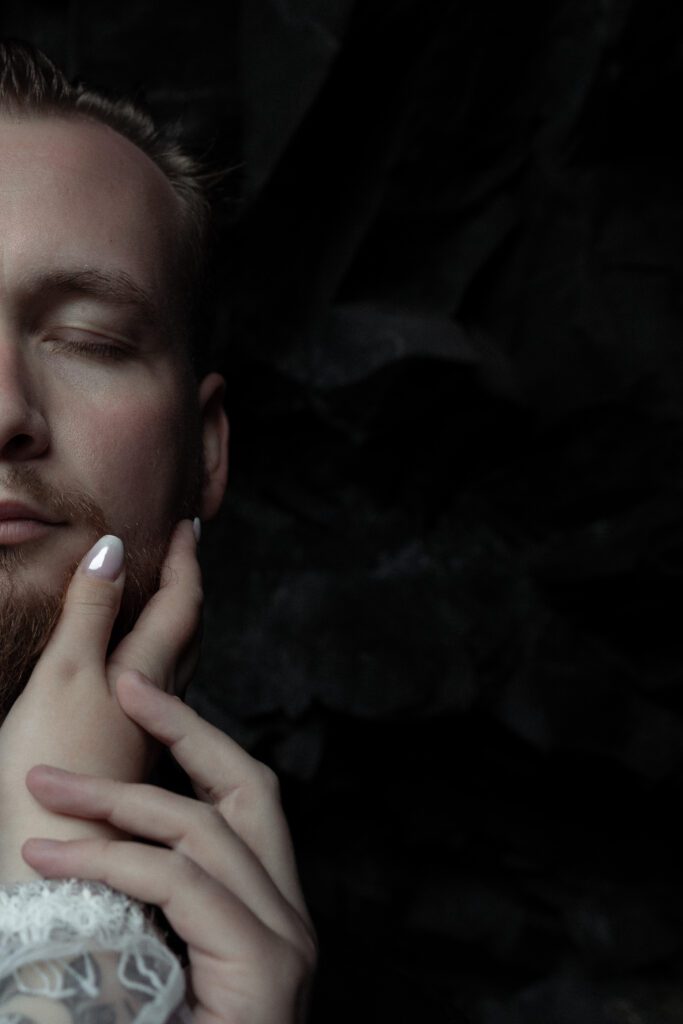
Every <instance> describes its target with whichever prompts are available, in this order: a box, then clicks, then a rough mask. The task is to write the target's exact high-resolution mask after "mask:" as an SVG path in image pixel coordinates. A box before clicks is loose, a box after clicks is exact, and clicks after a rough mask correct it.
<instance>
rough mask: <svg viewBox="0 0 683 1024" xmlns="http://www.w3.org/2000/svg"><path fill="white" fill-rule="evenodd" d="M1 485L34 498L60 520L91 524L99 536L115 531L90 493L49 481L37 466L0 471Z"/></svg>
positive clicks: (20, 496) (19, 496) (19, 497)
mask: <svg viewBox="0 0 683 1024" xmlns="http://www.w3.org/2000/svg"><path fill="white" fill-rule="evenodd" d="M0 488H2V489H3V491H6V492H7V494H8V495H11V497H12V498H13V499H17V500H19V501H21V500H27V501H32V502H33V503H34V504H36V505H39V506H40V508H41V509H42V510H43V511H44V512H46V513H48V514H49V515H51V516H53V517H54V518H55V519H58V520H59V521H60V522H68V523H73V524H78V523H87V524H88V525H89V526H90V527H92V529H93V530H94V531H96V532H97V533H98V535H99V536H102V535H103V534H105V533H110V532H111V531H110V529H109V524H108V523H107V518H106V516H105V515H104V512H103V510H102V508H101V506H100V505H98V503H97V502H96V501H95V500H94V499H93V498H92V497H91V496H90V495H89V494H87V493H86V492H84V491H71V490H63V489H60V488H58V487H55V486H53V485H52V484H49V483H47V482H46V481H45V480H44V479H43V478H42V477H41V475H40V474H39V473H38V471H37V469H36V468H35V466H29V465H26V464H23V463H17V464H16V465H14V466H8V467H7V468H6V469H5V470H4V471H3V473H2V474H0Z"/></svg>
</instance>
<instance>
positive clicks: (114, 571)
mask: <svg viewBox="0 0 683 1024" xmlns="http://www.w3.org/2000/svg"><path fill="white" fill-rule="evenodd" d="M123 556H124V552H123V542H122V541H121V540H120V539H119V538H118V537H114V536H112V535H111V534H107V535H106V536H104V537H101V538H100V539H99V540H98V542H97V543H96V544H95V545H94V547H92V548H91V549H90V551H88V553H87V555H85V556H84V558H83V559H82V560H81V562H80V564H79V566H78V568H77V569H76V572H75V573H74V575H73V577H72V579H71V582H70V584H69V588H68V590H67V592H66V598H65V601H64V607H63V609H62V613H61V615H60V617H59V621H58V622H57V625H56V627H55V629H54V632H53V633H52V636H51V637H50V640H49V642H48V644H47V646H46V648H45V651H44V652H43V655H42V658H41V660H43V659H44V658H46V657H47V658H49V657H52V656H57V657H61V658H64V659H66V660H67V661H69V662H73V663H75V664H76V665H78V666H79V667H81V666H83V665H87V664H93V663H94V662H97V663H98V664H99V665H102V664H103V663H104V659H105V657H106V653H107V647H108V645H109V640H110V637H111V631H112V627H113V625H114V622H115V620H116V616H117V615H118V612H119V607H120V606H121V596H122V594H123V584H124V579H125V572H124V571H123Z"/></svg>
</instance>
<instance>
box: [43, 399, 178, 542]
mask: <svg viewBox="0 0 683 1024" xmlns="http://www.w3.org/2000/svg"><path fill="white" fill-rule="evenodd" d="M182 422H183V417H182V415H179V402H178V400H175V401H173V400H171V399H170V398H167V399H165V400H163V401H162V400H160V399H159V398H157V399H156V400H155V401H153V402H152V401H150V400H149V398H147V400H145V401H131V400H130V397H129V400H127V401H125V400H122V399H121V398H119V400H118V401H108V400H105V401H100V402H98V403H97V404H96V405H95V404H88V405H87V406H86V407H81V408H80V410H79V415H78V416H77V417H72V418H71V419H70V431H69V433H70V435H71V436H70V438H67V437H65V436H63V439H62V443H63V445H64V448H65V454H66V450H67V448H68V452H69V456H68V457H69V463H70V470H71V472H70V474H69V475H70V476H73V478H74V483H75V485H76V486H80V487H82V488H83V489H85V490H87V491H88V493H89V494H90V495H91V496H92V497H93V498H94V499H95V501H96V502H97V503H98V504H99V505H101V507H102V510H103V512H104V513H105V516H106V517H107V519H108V520H110V521H111V522H112V523H125V522H131V523H132V522H136V523H140V522H143V523H145V524H146V525H148V526H150V527H151V528H153V529H154V527H155V526H156V525H158V524H159V523H161V522H166V521H167V520H168V517H169V516H170V515H172V513H173V510H174V508H175V507H177V504H178V501H179V498H180V496H181V495H182V493H183V490H184V487H185V485H186V480H187V457H186V454H185V446H184V444H183V429H182V426H181V424H182Z"/></svg>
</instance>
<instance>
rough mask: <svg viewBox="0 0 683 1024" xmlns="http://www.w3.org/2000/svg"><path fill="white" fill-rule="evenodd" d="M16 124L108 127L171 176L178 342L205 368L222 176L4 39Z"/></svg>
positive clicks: (130, 112) (1, 53)
mask: <svg viewBox="0 0 683 1024" xmlns="http://www.w3.org/2000/svg"><path fill="white" fill-rule="evenodd" d="M3 112H4V113H7V114H10V115H13V116H18V117H44V116H48V117H49V116H58V117H65V118H77V119H81V118H85V119H93V120H95V121H99V122H100V123H102V124H105V125H108V126H109V127H110V128H112V129H114V131H116V132H118V133H119V134H120V135H123V136H125V138H127V139H129V140H130V141H131V142H132V143H134V145H136V146H137V147H138V148H139V149H141V150H142V151H143V153H146V154H147V156H148V157H149V158H150V159H151V160H153V161H154V163H155V164H156V165H157V167H159V168H160V170H161V171H162V172H163V173H164V174H165V175H166V178H167V179H168V181H169V182H170V184H171V186H172V188H173V190H174V192H175V194H176V196H177V198H178V200H179V202H178V204H177V208H178V224H177V231H176V232H175V234H176V237H177V245H176V251H175V253H173V254H172V259H173V264H172V277H171V279H172V281H173V287H174V290H176V295H174V296H173V300H174V303H175V305H176V306H177V311H178V315H179V317H180V324H179V326H180V331H181V340H182V341H183V342H184V344H185V345H186V347H187V352H188V354H189V355H190V357H191V362H192V365H193V368H194V370H195V373H198V372H200V371H201V370H202V369H203V366H202V364H203V362H204V358H205V355H206V353H205V351H204V334H205V333H206V332H207V326H208V320H207V308H206V307H207V305H208V298H209V297H208V290H209V289H208V285H207V279H208V277H209V262H210V259H209V250H210V240H211V239H210V222H211V201H210V190H211V187H212V186H213V185H214V184H215V183H216V182H217V181H219V180H221V179H222V177H223V176H224V172H220V171H218V172H217V171H210V170H208V169H206V168H205V167H204V166H203V165H202V164H201V163H200V162H199V161H198V160H196V159H195V158H194V157H192V156H190V155H189V154H188V153H186V152H185V151H184V150H183V148H182V146H181V145H180V144H179V142H178V141H177V139H176V138H175V137H174V132H173V129H172V128H170V127H169V126H167V125H162V126H157V125H155V123H154V121H153V120H152V118H151V116H150V115H149V114H148V113H147V112H146V111H145V110H143V109H142V108H141V107H139V106H137V105H136V104H135V103H133V102H131V101H130V100H128V99H109V98H108V97H106V96H104V95H103V94H101V93H99V92H96V91H95V90H93V89H90V88H88V87H86V86H85V85H83V84H81V83H78V84H75V85H72V84H71V83H70V82H69V80H68V79H67V77H66V75H65V74H64V72H63V71H61V70H60V69H59V68H58V67H57V66H56V65H55V64H54V63H53V62H52V61H51V60H50V58H49V57H47V56H46V54H44V53H43V52H42V51H41V50H39V49H38V48H37V47H35V46H33V45H32V44H30V43H26V42H25V41H23V40H19V39H4V40H3V39H0V114H1V113H3Z"/></svg>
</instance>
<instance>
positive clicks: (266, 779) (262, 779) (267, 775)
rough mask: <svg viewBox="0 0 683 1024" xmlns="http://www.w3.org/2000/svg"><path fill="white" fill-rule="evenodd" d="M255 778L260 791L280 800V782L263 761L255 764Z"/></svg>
mask: <svg viewBox="0 0 683 1024" xmlns="http://www.w3.org/2000/svg"><path fill="white" fill-rule="evenodd" d="M254 778H255V780H256V783H257V784H258V787H259V789H261V790H263V791H264V792H266V793H267V794H268V795H269V796H271V797H273V798H275V799H277V800H279V799H280V780H279V778H278V776H277V774H276V773H275V772H274V771H273V769H272V768H270V767H269V766H268V765H267V764H263V762H262V761H256V762H255V763H254Z"/></svg>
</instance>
